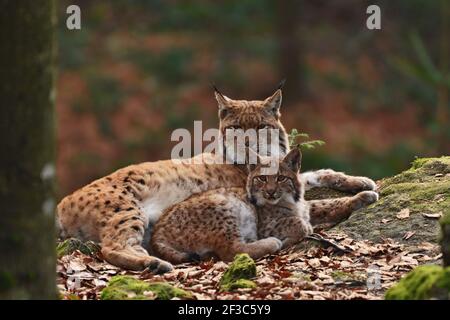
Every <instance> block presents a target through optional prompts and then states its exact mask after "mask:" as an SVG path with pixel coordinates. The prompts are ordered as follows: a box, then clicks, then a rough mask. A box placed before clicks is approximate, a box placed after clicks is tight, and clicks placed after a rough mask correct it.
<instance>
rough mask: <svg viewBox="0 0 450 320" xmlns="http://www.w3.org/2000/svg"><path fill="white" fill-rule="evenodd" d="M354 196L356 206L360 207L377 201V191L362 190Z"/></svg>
mask: <svg viewBox="0 0 450 320" xmlns="http://www.w3.org/2000/svg"><path fill="white" fill-rule="evenodd" d="M355 198H356V199H357V201H358V205H357V206H358V208H362V207H365V206H368V205H369V204H371V203H374V202H376V201H378V193H376V192H375V191H363V192H360V193H358V194H357V195H355Z"/></svg>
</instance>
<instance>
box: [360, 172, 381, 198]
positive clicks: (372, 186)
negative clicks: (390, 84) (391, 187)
mask: <svg viewBox="0 0 450 320" xmlns="http://www.w3.org/2000/svg"><path fill="white" fill-rule="evenodd" d="M359 180H360V183H361V190H371V191H374V190H376V189H377V185H376V183H375V181H373V180H372V179H370V178H367V177H359ZM377 200H378V198H377ZM375 201H376V200H375Z"/></svg>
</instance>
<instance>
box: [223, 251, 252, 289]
mask: <svg viewBox="0 0 450 320" xmlns="http://www.w3.org/2000/svg"><path fill="white" fill-rule="evenodd" d="M254 277H256V264H255V261H253V259H252V258H250V256H249V255H248V254H246V253H241V254H238V255H236V257H234V260H233V262H232V263H231V265H230V266H229V268H228V270H227V271H225V273H224V274H223V276H222V278H221V279H220V283H219V286H220V290H221V291H231V290H233V289H235V288H254V287H255V286H256V285H255V283H254V282H253V281H248V280H250V279H252V278H254ZM242 280H247V281H242Z"/></svg>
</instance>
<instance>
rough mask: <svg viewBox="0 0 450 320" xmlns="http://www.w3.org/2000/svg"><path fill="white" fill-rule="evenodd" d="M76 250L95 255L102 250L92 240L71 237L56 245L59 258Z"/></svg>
mask: <svg viewBox="0 0 450 320" xmlns="http://www.w3.org/2000/svg"><path fill="white" fill-rule="evenodd" d="M75 250H79V251H80V252H82V253H84V254H87V255H95V254H96V253H97V252H98V251H99V250H100V247H99V246H98V245H97V244H96V243H94V242H92V241H88V242H83V241H81V240H78V239H74V238H70V239H67V240H64V241H63V242H61V243H59V244H58V246H57V247H56V254H57V257H58V258H61V257H62V256H65V255H68V254H71V253H72V252H74V251H75Z"/></svg>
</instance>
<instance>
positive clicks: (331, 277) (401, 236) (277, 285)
mask: <svg viewBox="0 0 450 320" xmlns="http://www.w3.org/2000/svg"><path fill="white" fill-rule="evenodd" d="M377 186H378V188H377V189H378V190H377V191H378V192H379V194H380V199H379V201H377V202H376V203H374V204H372V205H370V206H368V207H366V208H362V209H360V210H357V211H355V212H354V213H353V214H352V215H351V216H350V217H349V219H348V220H346V221H344V222H342V223H341V224H339V225H338V226H336V227H335V228H334V229H331V230H329V231H327V232H326V233H321V238H322V239H316V240H311V239H309V240H305V241H303V242H301V243H300V244H299V245H297V246H296V247H293V248H290V249H288V250H284V251H282V252H280V253H279V254H277V255H273V256H267V257H265V258H263V259H260V260H258V261H256V266H257V275H256V278H255V279H253V280H254V282H255V283H256V288H254V289H249V288H246V289H237V290H236V291H233V292H223V291H220V288H219V281H220V279H221V277H222V275H223V273H224V272H225V271H226V270H227V268H228V264H227V263H224V262H221V261H219V262H214V261H208V262H202V263H190V264H182V265H177V266H175V269H174V270H173V271H171V272H169V273H166V274H164V275H154V274H152V273H151V272H149V271H143V272H131V271H125V270H122V269H119V268H117V267H114V266H112V265H110V264H108V263H106V262H105V261H104V260H103V259H102V257H101V254H99V253H94V254H91V255H88V254H83V253H82V252H80V251H78V250H75V251H73V250H69V251H68V252H64V254H65V255H63V254H61V253H60V251H61V250H60V249H58V255H59V256H60V258H59V259H58V265H57V273H58V286H59V290H60V292H61V295H62V299H99V298H100V296H101V291H102V290H103V288H105V287H106V286H107V285H108V282H109V280H110V279H111V278H112V277H113V276H116V275H131V276H134V277H135V278H137V279H141V280H144V281H146V282H160V281H164V282H167V283H169V284H171V285H173V286H175V287H178V288H181V289H184V290H186V291H188V292H190V293H191V294H192V296H193V298H194V299H383V297H384V293H385V292H386V290H387V289H388V288H389V287H391V286H392V285H393V284H394V283H396V282H398V281H399V280H400V278H401V277H402V276H404V275H405V274H406V273H408V272H409V271H410V270H412V269H413V268H415V267H417V266H418V265H422V264H440V263H441V262H442V254H441V253H440V247H439V245H438V238H439V233H440V227H439V218H440V217H441V216H443V214H444V213H446V212H450V211H449V210H450V157H448V156H447V157H441V158H427V159H416V160H415V161H414V162H413V163H412V167H411V168H410V169H408V170H406V171H404V172H401V173H399V174H398V175H396V176H393V177H390V178H385V179H383V180H380V181H378V182H377ZM343 195H344V194H340V193H336V192H335V191H330V190H314V189H313V190H311V191H310V192H308V193H307V194H306V198H323V197H326V198H329V197H339V196H343ZM319 238H320V237H319ZM76 248H77V247H76ZM80 248H84V249H82V251H83V252H84V253H89V252H91V251H90V248H88V249H89V250H86V248H87V247H86V246H84V247H83V246H81V247H80ZM95 252H98V250H97V251H95ZM130 298H132V297H130ZM149 298H155V296H154V295H151V294H150V296H149Z"/></svg>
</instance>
